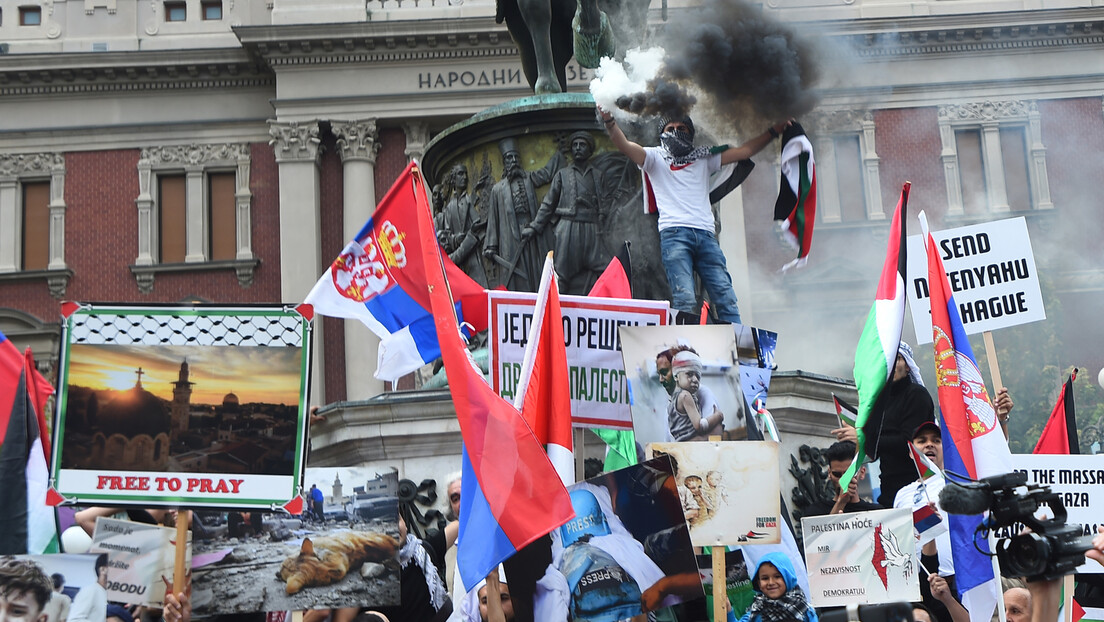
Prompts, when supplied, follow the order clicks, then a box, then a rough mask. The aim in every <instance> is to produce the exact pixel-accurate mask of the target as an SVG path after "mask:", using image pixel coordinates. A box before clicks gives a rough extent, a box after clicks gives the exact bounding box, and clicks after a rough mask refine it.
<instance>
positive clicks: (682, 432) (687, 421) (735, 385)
mask: <svg viewBox="0 0 1104 622" xmlns="http://www.w3.org/2000/svg"><path fill="white" fill-rule="evenodd" d="M621 352H622V355H623V357H624V359H625V377H626V378H627V379H628V381H629V385H630V388H631V391H632V397H633V401H632V404H631V406H630V409H631V412H632V418H633V431H634V432H635V434H636V440H637V442H638V443H640V444H641V445H647V444H648V443H653V442H669V441H677V442H681V441H704V440H707V439H708V438H709V437H710V436H713V435H717V436H721V437H722V438H723V439H724V440H741V439H744V438H747V417H746V414H745V412H746V409H745V407H744V399H745V398H744V395H743V392H742V390H741V386H740V367H739V365H738V363H737V350H736V334H735V332H734V331H733V328H732V325H731V324H714V325H706V326H687V325H676V326H622V327H621ZM748 358H749V360H753V361H757V360H758V359H757V358H756V354H755V350H754V348H753V347H752V348H750V349H749V353H748Z"/></svg>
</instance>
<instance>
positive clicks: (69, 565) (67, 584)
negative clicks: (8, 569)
mask: <svg viewBox="0 0 1104 622" xmlns="http://www.w3.org/2000/svg"><path fill="white" fill-rule="evenodd" d="M14 557H15V559H17V560H19V563H21V564H31V565H34V566H38V569H39V570H41V571H42V573H43V574H45V575H46V576H47V577H49V578H53V575H61V577H60V578H61V582H62V584H63V586H64V587H63V588H62V593H63V594H64V595H65V596H66V597H68V598H70V599H71V600H72V599H75V598H77V597H78V596H79V595H80V594H81V593H82V592H84V597H83V599H82V603H84V604H87V603H94V602H96V600H98V598H96V597H97V596H99V595H100V594H101V593H102V592H103V591H104V588H103V585H104V583H105V582H106V577H107V570H108V568H107V555H106V554H104V553H99V554H89V553H80V554H78V553H54V554H49V555H15V556H14ZM101 572H102V573H103V575H102V576H101ZM2 588H7V586H0V589H2ZM3 597H4V598H5V599H6V598H7V597H8V596H7V594H4V595H3ZM89 597H91V598H89ZM52 600H53V599H51V601H52ZM12 604H14V603H12ZM47 607H51V604H49V603H48V604H47ZM5 613H6V612H5ZM69 613H70V614H73V613H75V612H74V611H73V610H72V608H70V609H69ZM93 615H95V612H93ZM99 619H100V620H103V619H104V612H103V611H100V612H99ZM89 620H90V622H91V621H92V620H94V618H91V617H90V618H89ZM48 622H52V621H48Z"/></svg>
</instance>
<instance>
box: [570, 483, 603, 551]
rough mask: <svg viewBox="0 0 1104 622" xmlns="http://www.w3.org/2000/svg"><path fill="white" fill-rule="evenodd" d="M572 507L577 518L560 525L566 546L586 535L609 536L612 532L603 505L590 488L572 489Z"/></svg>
mask: <svg viewBox="0 0 1104 622" xmlns="http://www.w3.org/2000/svg"><path fill="white" fill-rule="evenodd" d="M571 507H572V508H574V509H575V518H573V519H571V520H569V521H567V522H566V523H564V524H563V525H562V526H560V538H561V539H562V540H563V545H564V548H567V547H568V546H571V545H572V544H574V543H575V542H578V541H579V540H581V539H583V537H585V536H590V537H596V536H608V535H609V534H610V533H612V532H610V528H609V523H607V522H606V515H605V514H603V513H602V506H600V505H598V499H597V498H595V496H594V493H592V492H590V491H589V490H572V491H571Z"/></svg>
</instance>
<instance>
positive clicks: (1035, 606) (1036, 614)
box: [1027, 527, 1104, 622]
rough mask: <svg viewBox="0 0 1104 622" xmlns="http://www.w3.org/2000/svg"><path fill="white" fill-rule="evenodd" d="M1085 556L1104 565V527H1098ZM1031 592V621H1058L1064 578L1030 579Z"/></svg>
mask: <svg viewBox="0 0 1104 622" xmlns="http://www.w3.org/2000/svg"><path fill="white" fill-rule="evenodd" d="M1085 557H1086V558H1088V559H1092V560H1095V561H1096V562H1097V563H1098V564H1101V565H1104V527H1098V528H1097V533H1096V535H1095V536H1094V537H1093V541H1092V548H1091V549H1089V550H1087V551H1085ZM1027 591H1028V592H1030V593H1031V622H1058V610H1059V609H1060V608H1061V606H1062V580H1061V579H1051V580H1047V581H1028V582H1027Z"/></svg>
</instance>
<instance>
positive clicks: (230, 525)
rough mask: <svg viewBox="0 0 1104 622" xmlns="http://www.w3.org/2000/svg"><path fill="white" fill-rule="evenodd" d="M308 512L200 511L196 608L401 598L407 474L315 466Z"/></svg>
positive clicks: (316, 605)
mask: <svg viewBox="0 0 1104 622" xmlns="http://www.w3.org/2000/svg"><path fill="white" fill-rule="evenodd" d="M304 481H305V483H307V484H309V485H310V488H308V489H307V490H306V491H305V496H307V497H308V498H309V500H310V501H312V502H309V503H307V504H305V505H304V511H303V513H302V514H301V515H300V516H297V517H294V516H287V515H286V514H281V513H265V512H249V513H245V512H229V513H225V512H196V513H195V514H196V515H195V517H194V518H193V520H192V537H193V547H192V590H193V592H194V595H193V596H192V602H193V607H194V609H193V613H194V614H195V615H196V616H197V617H205V616H210V615H221V614H237V613H249V612H253V611H300V610H303V609H325V608H333V607H373V606H377V607H384V606H394V605H398V604H399V572H400V569H399V564H398V551H399V548H400V542H399V539H398V536H399V503H398V492H399V478H398V472H397V471H395V470H394V469H388V470H386V471H385V472H383V473H379V472H377V470H376V469H372V468H369V467H327V468H308V469H307V470H306V474H305V475H304Z"/></svg>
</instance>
